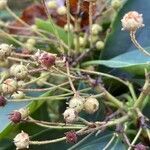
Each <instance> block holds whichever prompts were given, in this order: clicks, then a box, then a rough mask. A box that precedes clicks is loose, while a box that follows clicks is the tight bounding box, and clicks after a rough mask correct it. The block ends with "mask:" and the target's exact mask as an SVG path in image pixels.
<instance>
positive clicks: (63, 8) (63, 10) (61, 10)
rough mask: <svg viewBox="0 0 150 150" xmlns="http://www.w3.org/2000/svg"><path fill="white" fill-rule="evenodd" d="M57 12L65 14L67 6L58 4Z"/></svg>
mask: <svg viewBox="0 0 150 150" xmlns="http://www.w3.org/2000/svg"><path fill="white" fill-rule="evenodd" d="M57 13H58V14H59V15H66V14H67V8H66V7H65V6H60V7H58V8H57Z"/></svg>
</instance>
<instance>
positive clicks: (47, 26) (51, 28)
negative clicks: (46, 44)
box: [36, 19, 73, 45]
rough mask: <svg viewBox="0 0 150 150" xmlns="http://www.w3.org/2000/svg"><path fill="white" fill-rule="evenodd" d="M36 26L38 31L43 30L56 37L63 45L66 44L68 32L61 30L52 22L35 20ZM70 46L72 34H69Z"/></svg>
mask: <svg viewBox="0 0 150 150" xmlns="http://www.w3.org/2000/svg"><path fill="white" fill-rule="evenodd" d="M36 25H37V27H38V28H39V29H42V30H45V31H47V32H49V33H51V34H53V35H56V37H57V36H58V37H59V38H60V39H61V40H62V41H63V42H64V43H66V44H68V32H66V31H65V30H64V29H63V28H61V27H59V26H57V25H56V24H55V23H53V22H52V21H44V20H41V19H36ZM69 41H70V44H71V45H72V44H73V33H69Z"/></svg>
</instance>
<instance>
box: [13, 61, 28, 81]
mask: <svg viewBox="0 0 150 150" xmlns="http://www.w3.org/2000/svg"><path fill="white" fill-rule="evenodd" d="M10 74H11V75H13V76H14V77H16V78H17V79H24V78H26V77H27V75H28V69H27V67H26V66H24V65H22V64H14V65H12V66H11V68H10Z"/></svg>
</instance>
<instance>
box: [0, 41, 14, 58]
mask: <svg viewBox="0 0 150 150" xmlns="http://www.w3.org/2000/svg"><path fill="white" fill-rule="evenodd" d="M11 52H12V45H8V44H5V43H2V44H0V60H4V59H6V58H7V57H8V56H10V55H11Z"/></svg>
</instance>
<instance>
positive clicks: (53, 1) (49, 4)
mask: <svg viewBox="0 0 150 150" xmlns="http://www.w3.org/2000/svg"><path fill="white" fill-rule="evenodd" d="M47 7H48V8H49V9H56V8H57V1H56V0H51V1H49V2H47Z"/></svg>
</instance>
